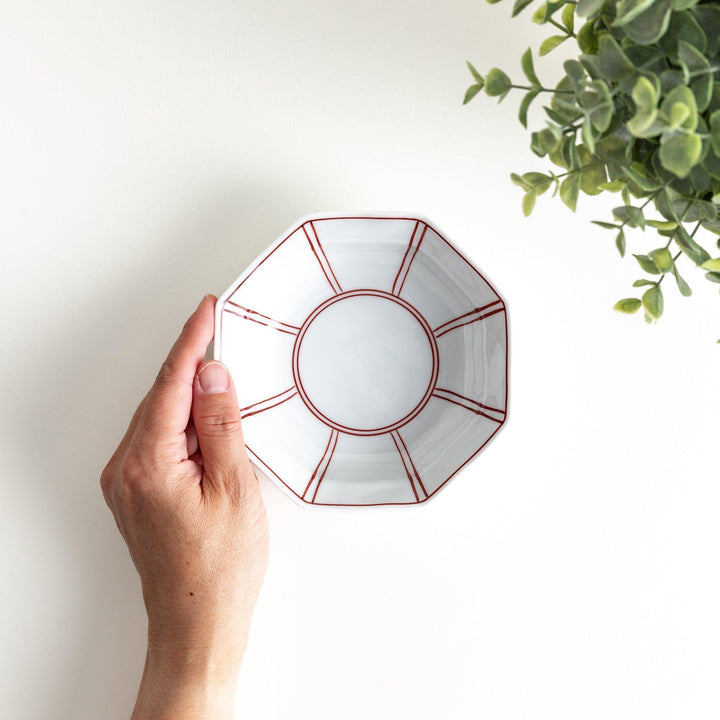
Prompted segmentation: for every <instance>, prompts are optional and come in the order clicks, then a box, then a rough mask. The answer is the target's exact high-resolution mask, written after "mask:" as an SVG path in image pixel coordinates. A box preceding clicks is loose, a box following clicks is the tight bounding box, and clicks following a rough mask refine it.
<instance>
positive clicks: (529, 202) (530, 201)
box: [522, 190, 537, 217]
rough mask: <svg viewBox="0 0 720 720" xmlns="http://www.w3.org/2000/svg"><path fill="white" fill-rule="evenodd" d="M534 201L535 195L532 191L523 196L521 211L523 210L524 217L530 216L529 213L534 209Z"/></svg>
mask: <svg viewBox="0 0 720 720" xmlns="http://www.w3.org/2000/svg"><path fill="white" fill-rule="evenodd" d="M536 199H537V193H536V192H535V191H534V190H531V191H530V192H529V193H526V194H525V195H524V196H523V200H522V209H523V215H524V216H525V217H527V216H528V215H530V213H531V212H532V211H533V208H534V207H535V200H536Z"/></svg>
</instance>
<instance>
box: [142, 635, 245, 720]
mask: <svg viewBox="0 0 720 720" xmlns="http://www.w3.org/2000/svg"><path fill="white" fill-rule="evenodd" d="M240 660H241V657H236V656H235V655H227V654H223V653H221V652H216V651H214V650H213V651H208V650H206V649H203V650H198V649H197V648H193V649H190V650H189V651H188V652H186V653H184V652H183V651H182V650H181V649H180V648H179V647H178V646H177V645H173V646H171V647H167V646H158V645H157V644H156V645H149V646H148V651H147V656H146V659H145V670H144V672H143V677H142V682H141V684H140V691H139V693H138V698H137V703H136V705H135V711H134V713H133V716H132V720H146V719H147V720H150V719H151V718H152V720H165V718H167V719H168V720H171V719H172V720H174V719H175V718H178V717H182V718H184V719H187V720H205V718H207V719H208V720H209V719H210V718H212V720H231V718H232V716H233V707H234V704H235V691H236V686H237V678H238V672H239V669H240Z"/></svg>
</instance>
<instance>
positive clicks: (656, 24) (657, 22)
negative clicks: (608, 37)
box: [613, 0, 672, 45]
mask: <svg viewBox="0 0 720 720" xmlns="http://www.w3.org/2000/svg"><path fill="white" fill-rule="evenodd" d="M618 5H619V3H618ZM671 14H672V0H655V1H654V2H652V3H651V4H650V6H649V7H647V8H646V9H645V10H644V11H643V12H641V13H640V14H639V15H636V14H634V13H631V12H628V13H627V14H625V15H623V16H622V17H620V18H617V19H616V20H615V22H614V23H613V26H614V27H622V29H623V30H624V31H625V34H626V35H627V36H628V37H629V38H630V40H632V41H633V42H636V43H638V44H640V45H651V44H652V43H655V42H657V41H658V40H659V39H660V38H661V37H662V36H663V35H664V34H665V32H666V31H667V29H668V26H669V25H670V16H671Z"/></svg>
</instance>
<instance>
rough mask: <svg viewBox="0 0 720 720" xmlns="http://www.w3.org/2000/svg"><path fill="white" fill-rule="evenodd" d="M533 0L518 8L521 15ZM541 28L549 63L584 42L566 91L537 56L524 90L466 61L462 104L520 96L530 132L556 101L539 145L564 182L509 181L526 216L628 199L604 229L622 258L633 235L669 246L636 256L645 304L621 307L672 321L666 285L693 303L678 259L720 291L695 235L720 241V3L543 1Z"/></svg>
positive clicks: (542, 177)
mask: <svg viewBox="0 0 720 720" xmlns="http://www.w3.org/2000/svg"><path fill="white" fill-rule="evenodd" d="M488 1H489V2H490V3H492V4H494V3H496V2H499V0H488ZM532 2H533V0H515V4H514V6H513V10H512V15H513V17H514V16H516V15H518V14H519V13H521V12H522V11H523V10H524V9H525V8H526V7H528V6H529V5H530V4H532ZM579 18H582V20H579ZM532 19H533V21H534V22H536V23H539V24H545V25H549V26H552V27H553V28H554V29H555V30H556V31H559V32H556V34H554V35H552V36H550V37H548V38H547V39H546V40H544V41H543V42H542V43H541V45H540V47H539V55H540V56H543V55H546V54H547V53H549V52H550V51H551V50H553V49H554V48H556V47H558V46H559V45H562V44H563V43H566V42H570V41H573V42H575V43H577V46H578V48H579V50H580V54H579V57H578V58H577V59H570V60H567V61H566V62H565V63H564V66H563V67H564V71H565V74H564V76H563V77H562V79H561V80H560V82H559V83H557V85H555V87H552V88H549V87H545V86H544V85H543V83H542V82H541V81H540V79H539V78H538V76H537V74H536V72H535V68H534V64H533V57H532V53H531V50H530V49H529V48H528V50H527V51H526V52H525V53H524V54H523V55H522V58H521V60H520V64H521V67H522V71H523V74H524V76H525V78H526V79H527V83H526V84H525V83H523V84H515V83H514V82H513V81H512V80H511V79H510V77H509V76H508V75H507V74H506V73H505V72H503V71H502V70H499V69H498V68H492V69H491V70H490V71H489V72H488V73H487V74H486V75H484V76H483V75H481V74H480V73H479V72H478V71H477V70H476V69H475V67H474V66H473V65H472V64H471V63H470V62H468V67H469V68H470V72H471V73H472V75H473V79H474V82H473V84H472V85H471V86H470V87H469V88H468V90H467V92H466V94H465V101H464V102H465V103H468V102H470V100H472V99H473V98H474V97H475V96H476V95H477V94H478V93H479V92H480V91H481V90H483V89H484V90H485V93H486V94H487V95H488V96H490V97H497V98H498V102H500V101H502V100H503V99H504V98H505V96H506V95H507V94H508V93H509V92H510V91H511V90H513V89H515V90H521V91H523V93H524V95H523V98H522V101H521V103H520V109H519V113H518V115H519V119H520V122H521V123H522V124H523V126H524V127H527V115H528V109H529V107H530V105H531V103H532V102H533V101H534V100H535V99H536V98H538V97H549V104H547V105H545V106H544V108H543V109H544V111H545V113H546V115H547V125H546V127H545V128H544V129H542V130H540V131H538V132H533V133H532V136H531V142H530V147H531V149H532V150H533V152H534V153H535V154H536V155H538V156H539V157H547V158H548V159H549V160H550V162H551V163H552V164H553V165H554V166H555V167H556V168H559V169H560V172H556V171H551V170H548V171H545V172H527V173H524V174H522V175H520V174H513V175H512V176H511V178H512V181H513V182H514V183H515V184H516V185H519V186H520V187H521V188H522V189H523V191H524V193H525V194H524V197H523V201H522V208H523V212H524V214H525V215H529V214H530V213H531V212H532V209H533V207H534V206H535V200H536V198H537V197H538V196H539V195H542V194H543V193H545V192H547V191H548V190H549V189H550V188H554V191H555V193H556V194H559V195H560V198H561V200H562V201H563V202H564V203H565V205H567V206H568V207H569V208H570V209H571V210H573V211H574V210H575V208H576V204H577V201H578V195H579V193H580V192H584V193H586V194H587V195H598V194H600V193H602V192H611V193H620V196H621V197H622V203H623V204H622V205H619V206H618V207H616V208H615V209H614V210H613V211H612V214H613V221H612V222H602V221H595V222H596V224H597V225H599V226H600V227H602V228H606V229H608V230H610V231H612V232H613V235H614V238H615V244H616V246H617V249H618V251H619V252H620V255H621V256H624V255H625V247H626V243H627V238H626V231H627V230H628V229H630V228H638V229H640V230H645V229H647V228H652V229H653V231H654V232H656V233H657V234H658V235H659V236H660V238H661V242H660V246H659V247H657V248H656V249H654V250H652V251H650V252H648V253H647V254H635V255H634V257H635V259H636V260H637V262H638V264H639V265H640V267H641V269H642V270H643V271H644V272H645V273H646V274H647V277H643V278H641V279H639V280H637V281H636V282H635V283H633V285H634V287H644V288H646V289H645V290H644V292H643V294H642V297H640V298H636V297H632V298H625V299H623V300H620V301H619V302H618V303H617V304H616V305H615V309H616V310H618V311H620V312H624V313H634V312H637V311H638V310H639V309H640V308H641V307H642V308H644V310H645V319H646V320H647V321H648V322H654V321H656V320H657V319H658V318H659V317H660V316H661V315H662V312H663V292H662V287H661V285H662V282H663V280H664V279H665V276H666V275H668V274H672V275H673V276H674V277H675V280H676V283H677V286H678V289H679V291H680V293H681V294H682V295H686V296H687V295H690V294H691V293H692V291H691V289H690V286H689V285H688V284H687V282H685V280H684V279H683V278H682V276H681V275H680V273H679V271H678V268H677V265H676V262H677V261H678V259H679V258H680V256H681V255H685V256H687V258H689V260H690V261H691V263H692V264H693V265H695V266H698V267H700V268H702V269H703V270H704V271H705V277H706V278H707V279H708V280H709V281H711V282H715V283H720V258H712V257H711V255H710V253H709V252H708V251H707V249H706V248H705V247H704V246H703V245H702V244H700V243H701V241H702V242H703V243H706V239H703V237H702V236H703V235H705V236H706V237H709V236H707V234H706V233H701V235H700V236H698V231H699V230H700V229H701V228H702V229H703V231H709V232H710V233H713V234H715V235H720V218H719V217H718V205H719V204H720V82H719V81H718V80H720V2H719V1H718V0H710V1H709V2H708V1H700V2H698V0H578V1H577V2H575V1H574V0H558V1H557V2H544V3H543V4H542V5H541V6H540V7H539V8H538V9H537V10H536V11H535V14H534V15H533V17H532ZM653 207H654V209H655V210H656V213H657V216H656V217H654V218H653V217H649V215H650V212H649V211H652V208H653ZM717 245H718V247H719V248H720V240H718V241H717ZM718 342H720V340H719V341H718Z"/></svg>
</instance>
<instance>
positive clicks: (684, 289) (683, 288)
mask: <svg viewBox="0 0 720 720" xmlns="http://www.w3.org/2000/svg"><path fill="white" fill-rule="evenodd" d="M672 274H673V275H674V276H675V282H676V283H677V286H678V290H679V291H680V294H681V295H683V296H684V297H689V296H690V295H692V290H691V289H690V286H689V285H688V284H687V283H686V282H685V280H683V279H682V277H681V276H680V273H679V272H678V269H677V265H675V264H673V268H672Z"/></svg>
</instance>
